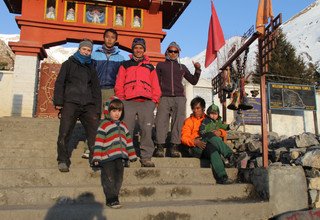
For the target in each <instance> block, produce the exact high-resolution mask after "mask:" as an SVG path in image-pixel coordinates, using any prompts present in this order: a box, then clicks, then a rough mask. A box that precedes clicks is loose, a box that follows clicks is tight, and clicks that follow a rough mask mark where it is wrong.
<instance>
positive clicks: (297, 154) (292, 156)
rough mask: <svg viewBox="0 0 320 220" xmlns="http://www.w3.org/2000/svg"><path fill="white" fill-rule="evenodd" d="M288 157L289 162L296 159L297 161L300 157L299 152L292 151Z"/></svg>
mask: <svg viewBox="0 0 320 220" xmlns="http://www.w3.org/2000/svg"><path fill="white" fill-rule="evenodd" d="M290 157H291V160H296V159H298V157H300V152H299V151H292V152H290Z"/></svg>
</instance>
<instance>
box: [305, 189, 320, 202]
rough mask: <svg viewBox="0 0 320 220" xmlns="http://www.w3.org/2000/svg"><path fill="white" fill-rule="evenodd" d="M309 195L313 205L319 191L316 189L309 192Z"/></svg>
mask: <svg viewBox="0 0 320 220" xmlns="http://www.w3.org/2000/svg"><path fill="white" fill-rule="evenodd" d="M308 194H309V204H313V203H315V202H316V200H317V197H318V194H319V191H318V190H315V189H311V190H308Z"/></svg>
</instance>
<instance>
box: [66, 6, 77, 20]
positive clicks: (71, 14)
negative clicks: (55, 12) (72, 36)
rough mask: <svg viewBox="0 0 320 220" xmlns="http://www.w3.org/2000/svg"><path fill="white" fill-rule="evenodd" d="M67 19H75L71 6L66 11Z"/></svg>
mask: <svg viewBox="0 0 320 220" xmlns="http://www.w3.org/2000/svg"><path fill="white" fill-rule="evenodd" d="M66 19H67V21H74V20H75V13H74V9H73V8H69V10H68V11H67V18H66Z"/></svg>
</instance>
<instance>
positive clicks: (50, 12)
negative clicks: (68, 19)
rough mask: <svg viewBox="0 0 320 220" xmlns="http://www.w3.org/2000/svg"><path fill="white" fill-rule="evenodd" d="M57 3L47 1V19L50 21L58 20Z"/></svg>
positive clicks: (52, 0) (51, 0) (54, 0)
mask: <svg viewBox="0 0 320 220" xmlns="http://www.w3.org/2000/svg"><path fill="white" fill-rule="evenodd" d="M57 3H58V2H57V1H56V0H46V1H45V6H46V8H45V16H44V17H45V18H46V19H50V20H56V19H57Z"/></svg>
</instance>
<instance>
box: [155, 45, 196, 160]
mask: <svg viewBox="0 0 320 220" xmlns="http://www.w3.org/2000/svg"><path fill="white" fill-rule="evenodd" d="M180 52H181V49H180V46H179V45H178V44H177V43H176V42H171V43H170V44H169V46H168V48H167V50H166V52H165V56H166V60H165V61H164V62H159V63H158V65H157V67H156V71H157V74H158V78H159V83H160V87H161V92H162V96H161V99H160V103H159V106H158V108H157V117H156V123H155V124H156V143H157V147H156V150H155V152H154V156H155V157H164V155H165V154H164V147H165V143H166V137H167V133H168V127H169V119H170V118H169V117H170V115H171V139H170V142H171V145H170V147H169V148H168V150H167V155H168V156H170V157H180V156H181V154H180V152H179V150H178V147H179V145H180V144H181V140H180V138H181V128H182V126H183V122H184V120H185V112H186V97H185V92H184V87H183V85H182V80H183V78H185V79H186V80H187V81H188V82H189V83H191V84H192V85H196V84H197V83H198V81H199V78H200V73H201V66H200V63H198V62H196V63H194V67H195V73H194V75H192V74H191V73H190V71H189V70H188V68H187V67H186V66H185V65H183V64H181V63H180V61H179V55H180Z"/></svg>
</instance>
